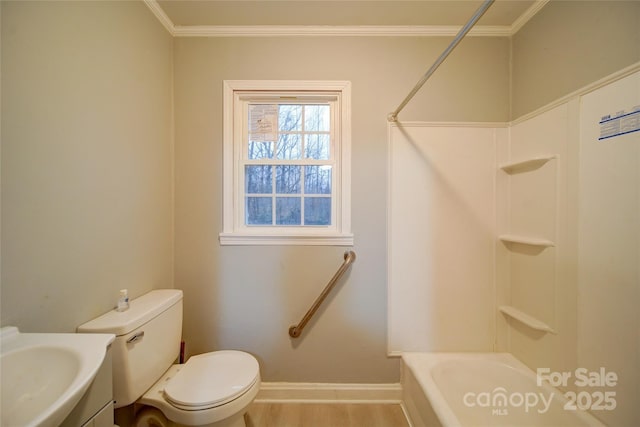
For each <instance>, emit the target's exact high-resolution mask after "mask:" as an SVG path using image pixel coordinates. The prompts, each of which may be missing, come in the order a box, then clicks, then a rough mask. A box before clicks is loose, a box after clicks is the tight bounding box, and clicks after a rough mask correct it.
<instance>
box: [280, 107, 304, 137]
mask: <svg viewBox="0 0 640 427" xmlns="http://www.w3.org/2000/svg"><path fill="white" fill-rule="evenodd" d="M278 130H280V131H284V132H291V131H300V130H302V106H301V105H280V106H279V108H278Z"/></svg>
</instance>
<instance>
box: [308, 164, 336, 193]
mask: <svg viewBox="0 0 640 427" xmlns="http://www.w3.org/2000/svg"><path fill="white" fill-rule="evenodd" d="M304 192H305V193H306V194H331V166H326V165H323V166H306V167H305V168H304Z"/></svg>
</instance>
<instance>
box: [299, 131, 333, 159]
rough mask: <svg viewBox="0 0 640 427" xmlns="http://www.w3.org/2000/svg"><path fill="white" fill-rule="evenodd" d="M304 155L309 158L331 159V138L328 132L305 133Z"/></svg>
mask: <svg viewBox="0 0 640 427" xmlns="http://www.w3.org/2000/svg"><path fill="white" fill-rule="evenodd" d="M305 138H306V139H305V146H304V157H305V158H307V159H316V160H329V154H330V153H329V151H330V150H329V149H330V147H331V144H330V143H331V139H330V138H329V135H328V134H319V135H305Z"/></svg>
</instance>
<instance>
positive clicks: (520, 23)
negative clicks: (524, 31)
mask: <svg viewBox="0 0 640 427" xmlns="http://www.w3.org/2000/svg"><path fill="white" fill-rule="evenodd" d="M549 1H551V0H537V1H536V2H535V3H533V4H532V5H531V7H530V8H529V9H527V10H526V11H525V12H524V13H523V14H522V15H520V16H519V17H518V19H516V20H515V21H514V22H513V24H511V28H510V31H511V34H510V35H511V36H513V35H514V34H515V33H517V32H518V31H520V29H521V28H522V27H524V24H526V23H527V22H529V20H530V19H531V18H533V17H534V16H535V14H536V13H538V12H539V11H540V9H542V8H543V7H545V5H546V4H547V3H549Z"/></svg>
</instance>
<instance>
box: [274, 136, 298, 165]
mask: <svg viewBox="0 0 640 427" xmlns="http://www.w3.org/2000/svg"><path fill="white" fill-rule="evenodd" d="M301 155H302V141H301V139H300V135H295V134H290V133H285V134H281V135H280V138H279V139H278V159H286V160H292V159H299V158H300V156H301Z"/></svg>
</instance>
